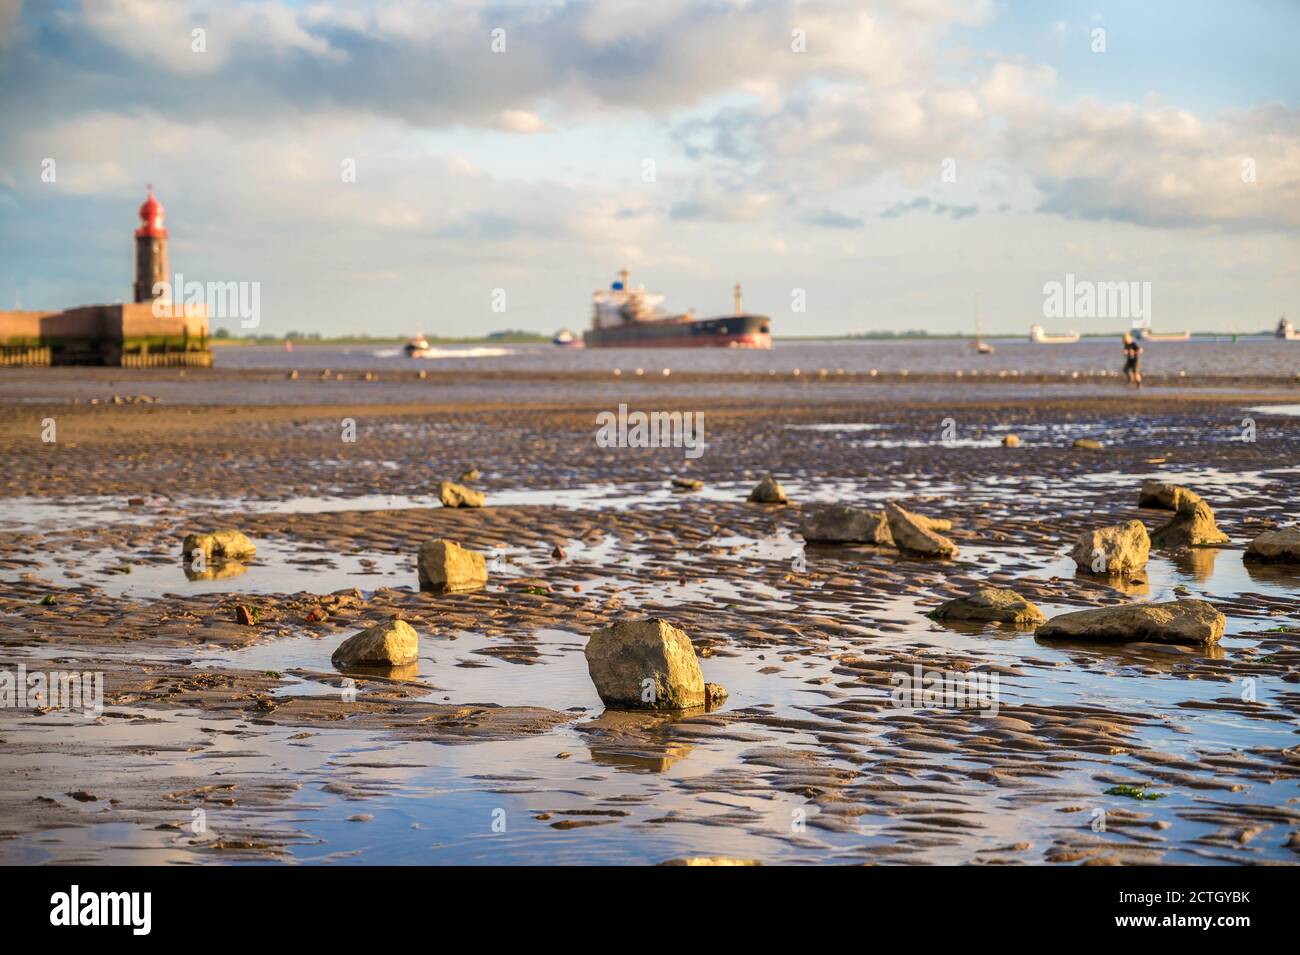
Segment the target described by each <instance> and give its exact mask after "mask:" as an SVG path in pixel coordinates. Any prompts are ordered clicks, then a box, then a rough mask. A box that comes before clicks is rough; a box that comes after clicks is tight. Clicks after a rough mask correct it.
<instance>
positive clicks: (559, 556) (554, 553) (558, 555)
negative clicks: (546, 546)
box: [551, 544, 568, 560]
mask: <svg viewBox="0 0 1300 955" xmlns="http://www.w3.org/2000/svg"><path fill="white" fill-rule="evenodd" d="M567 556H568V554H566V553H565V552H564V548H563V547H561V546H560V545H559V544H556V545H555V546H554V547H553V548H551V557H552V558H553V559H555V560H564V559H565V558H566V557H567Z"/></svg>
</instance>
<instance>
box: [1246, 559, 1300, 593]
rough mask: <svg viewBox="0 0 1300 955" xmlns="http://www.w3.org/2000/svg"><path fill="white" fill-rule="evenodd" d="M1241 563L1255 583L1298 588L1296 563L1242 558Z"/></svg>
mask: <svg viewBox="0 0 1300 955" xmlns="http://www.w3.org/2000/svg"><path fill="white" fill-rule="evenodd" d="M1241 563H1242V566H1243V567H1245V568H1246V574H1247V575H1248V576H1249V577H1250V579H1251V580H1252V581H1254V582H1255V583H1257V584H1266V585H1267V584H1272V585H1273V586H1275V587H1295V588H1300V566H1298V565H1296V564H1270V563H1266V562H1264V561H1258V560H1243V561H1242V562H1241Z"/></svg>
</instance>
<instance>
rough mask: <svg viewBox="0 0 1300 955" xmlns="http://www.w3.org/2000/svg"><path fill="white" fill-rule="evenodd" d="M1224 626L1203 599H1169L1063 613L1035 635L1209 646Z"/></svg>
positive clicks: (1214, 641) (1223, 621) (1222, 620)
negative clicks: (1155, 602) (1162, 601)
mask: <svg viewBox="0 0 1300 955" xmlns="http://www.w3.org/2000/svg"><path fill="white" fill-rule="evenodd" d="M1225 623H1227V620H1226V619H1225V618H1224V616H1223V614H1221V613H1219V611H1217V610H1215V609H1214V607H1213V606H1212V605H1211V604H1208V603H1206V602H1205V601H1204V600H1173V601H1170V602H1169V603H1160V604H1126V605H1124V606H1122V607H1101V608H1099V609H1096V610H1076V611H1074V612H1073V613H1063V614H1061V615H1060V616H1057V617H1053V618H1052V619H1051V620H1049V621H1047V623H1045V624H1043V625H1042V626H1041V627H1039V628H1038V630H1037V631H1036V633H1035V636H1039V637H1044V638H1047V639H1057V640H1096V641H1099V642H1103V643H1123V642H1128V641H1134V640H1142V641H1147V642H1151V643H1180V644H1186V645H1190V646H1210V645H1211V644H1215V643H1218V642H1219V638H1220V637H1222V636H1223V626H1224V624H1225Z"/></svg>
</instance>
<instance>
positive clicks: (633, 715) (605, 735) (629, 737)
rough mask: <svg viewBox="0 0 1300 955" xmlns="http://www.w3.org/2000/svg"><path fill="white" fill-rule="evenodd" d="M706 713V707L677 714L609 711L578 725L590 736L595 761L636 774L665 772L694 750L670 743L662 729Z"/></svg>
mask: <svg viewBox="0 0 1300 955" xmlns="http://www.w3.org/2000/svg"><path fill="white" fill-rule="evenodd" d="M702 712H703V708H698V709H695V710H684V711H679V712H674V713H663V712H655V713H649V712H644V713H643V712H638V711H634V710H606V711H605V712H604V713H602V714H601V715H600V716H598V717H596V718H595V719H594V720H589V721H587V722H586V723H582V724H580V725H579V726H578V730H579V732H581V733H583V734H584V735H586V736H587V737H588V745H589V746H590V748H591V758H592V762H594V763H596V764H597V765H600V766H612V767H614V768H615V769H622V770H626V771H629V772H637V773H662V772H665V771H666V770H667V769H668V768H669V767H670V766H672V765H673V763H675V762H677V761H678V760H681V759H685V758H686V757H687V756H689V755H690V754H691V751H692V750H693V749H694V748H695V747H693V746H689V745H687V744H685V743H678V742H669V741H668V740H666V739H664V738H663V730H664V729H665V728H666V727H668V726H669V725H671V724H672V723H675V722H678V721H680V720H683V719H686V718H688V717H690V716H695V715H698V714H699V713H702Z"/></svg>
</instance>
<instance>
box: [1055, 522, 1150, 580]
mask: <svg viewBox="0 0 1300 955" xmlns="http://www.w3.org/2000/svg"><path fill="white" fill-rule="evenodd" d="M1150 553H1151V539H1150V538H1149V537H1147V529H1146V527H1144V526H1143V524H1142V522H1141V521H1129V522H1128V523H1127V524H1115V525H1113V526H1111V527H1103V528H1100V529H1099V530H1095V531H1088V532H1086V533H1085V534H1082V535H1081V536H1080V537H1079V539H1078V540H1077V541H1075V542H1074V549H1073V550H1072V551H1070V556H1071V557H1073V558H1074V562H1075V563H1076V564H1078V565H1079V569H1080V570H1082V571H1084V572H1085V573H1089V574H1100V575H1104V576H1108V577H1132V576H1133V575H1134V574H1136V573H1138V572H1139V571H1140V570H1142V568H1143V567H1145V566H1146V565H1147V557H1148V556H1149V555H1150Z"/></svg>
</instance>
